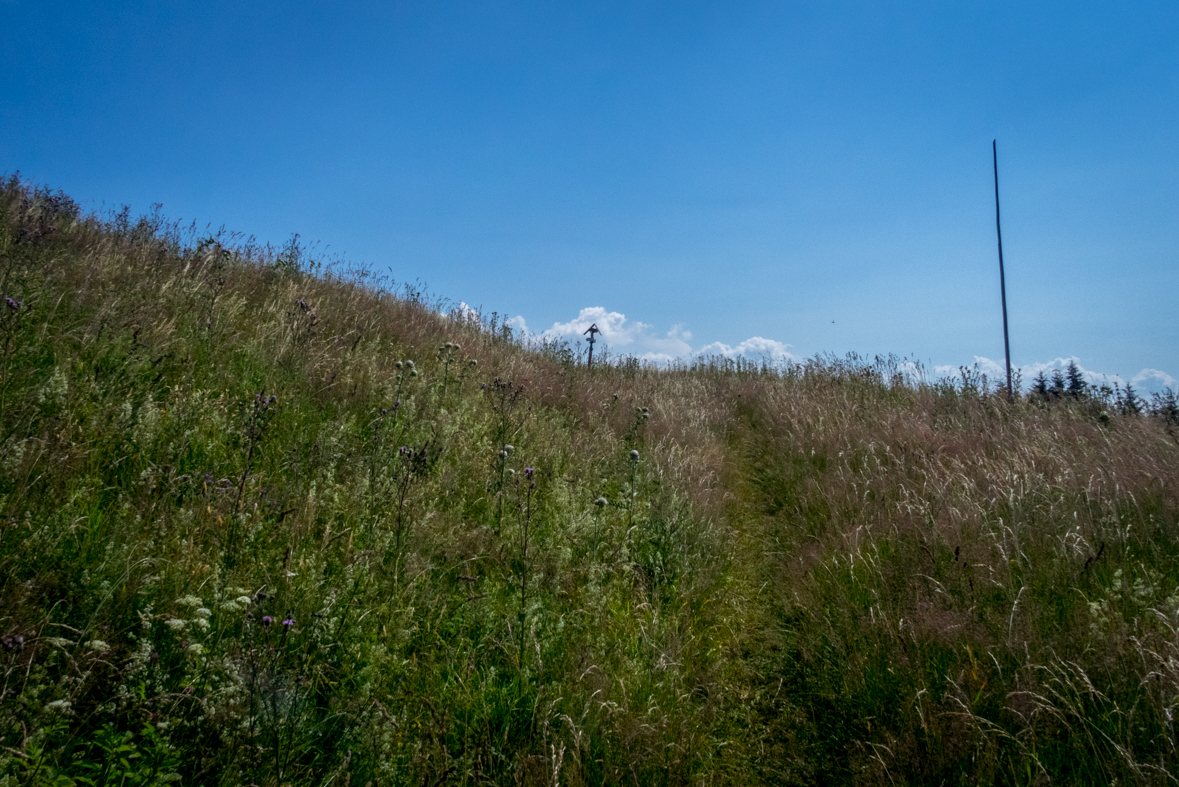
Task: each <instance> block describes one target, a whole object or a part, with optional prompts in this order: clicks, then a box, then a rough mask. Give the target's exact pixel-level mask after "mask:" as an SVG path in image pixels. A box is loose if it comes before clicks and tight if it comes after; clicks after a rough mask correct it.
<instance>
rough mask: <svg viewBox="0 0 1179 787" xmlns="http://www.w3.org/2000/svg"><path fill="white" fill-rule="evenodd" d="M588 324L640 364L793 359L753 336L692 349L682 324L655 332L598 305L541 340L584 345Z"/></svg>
mask: <svg viewBox="0 0 1179 787" xmlns="http://www.w3.org/2000/svg"><path fill="white" fill-rule="evenodd" d="M591 325H597V326H598V330H599V331H601V333H600V334H599V335H598V341H599V342H602V343H603V344H604V345H605V346H607V347H609V349H610V351H611V353H613V354H615V355H633V356H634V357H636V358H639V359H641V360H644V361H651V362H653V363H668V362H670V361H674V360H678V359H685V358H692V357H697V356H700V355H724V356H726V357H729V358H736V357H744V358H753V357H757V358H770V359H773V360H785V359H788V358H794V356H793V355H791V354H790V353H789V352H788V351H787V348H788V347H790V345H788V344H783V343H782V342H779V341H775V340H773V339H765V338H762V337H761V336H754V337H752V338H750V339H746V340H745V341H743V342H741V343H740V344H738V345H736V346H729V345H727V344H723V343H721V342H712V343H711V344H706V345H704V346H703V347H701V348H700V349H694V348H693V346H692V344H691V341H692V332H691V331H689V330H686V329H685V328H684V326H683V324H682V323H677V324H676V325H673V326H672V327H671V330H669V331H667V333H659V332H657V331H655V330H654V326H652V325H648V324H647V323H645V322H641V321H639V320H628V319H627V317H626V315H625V314H623V313H621V312H612V311H608V310H607V309H605V308H604V307H602V306H589V307H586V308H584V309H582V310H581V311H580V312H579V313H578V315H577V317H575V318H574V319H572V320H570V321H569V322H556V323H553V327H551V328H549V329H548V330H546V331H545V332H544V333H542V334H541V337H542V338H545V339H566V340H568V341H570V342H584V341H585V335H584V334H585V332H586V330H588V329H589V327H590V326H591Z"/></svg>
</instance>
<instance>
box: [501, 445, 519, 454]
mask: <svg viewBox="0 0 1179 787" xmlns="http://www.w3.org/2000/svg"><path fill="white" fill-rule="evenodd" d="M504 450H505V451H507V452H508V454H509V455H510V454H513V453H515V452H516V446H514V445H505V446H504Z"/></svg>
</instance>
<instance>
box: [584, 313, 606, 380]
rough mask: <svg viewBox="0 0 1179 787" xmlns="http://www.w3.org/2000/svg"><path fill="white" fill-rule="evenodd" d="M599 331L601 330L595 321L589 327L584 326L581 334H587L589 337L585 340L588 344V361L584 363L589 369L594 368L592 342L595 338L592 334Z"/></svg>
mask: <svg viewBox="0 0 1179 787" xmlns="http://www.w3.org/2000/svg"><path fill="white" fill-rule="evenodd" d="M601 332H602V330H601V329H600V328H598V325H597V323H594V324H593V325H591V326H590V327H588V328H586V329H585V330H584V331H583V332H582V334H581V335H582V336H585V335H586V334H589V338H588V339H586V341H587V342H589V346H590V351H589V363H588V364H587V365H586V366H587V368H590V369H592V368H594V342H596V341H597V338H596V337H595V336H594V334H598V333H601Z"/></svg>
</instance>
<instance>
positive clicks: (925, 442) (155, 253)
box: [0, 178, 1179, 785]
mask: <svg viewBox="0 0 1179 787" xmlns="http://www.w3.org/2000/svg"><path fill="white" fill-rule="evenodd" d="M0 277H2V278H0V286H2V290H3V293H2V294H3V296H4V297H6V298H8V300H7V301H6V302H5V304H0V312H2V316H0V428H2V430H3V431H2V433H0V440H2V442H0V451H2V461H0V528H2V529H0V600H2V605H3V606H2V610H3V612H2V613H0V614H2V617H0V634H2V635H3V637H2V640H0V644H2V645H3V651H2V652H0V664H2V665H3V668H4V679H3V684H2V685H0V737H2V745H3V747H4V749H3V751H2V753H0V774H2V775H0V783H5V784H42V783H45V784H69V783H74V782H76V783H126V784H152V783H164V782H168V781H172V780H174V779H176V778H182V779H183V781H184V782H185V783H191V784H288V783H290V784H329V783H333V784H365V783H367V782H372V783H374V784H400V783H420V782H425V783H428V784H437V783H443V782H446V783H455V784H486V783H496V784H513V783H527V784H555V783H558V782H560V783H562V784H566V785H576V784H612V783H619V782H628V783H639V784H689V783H691V784H696V783H735V784H749V783H773V784H790V783H797V784H810V783H829V784H843V783H857V784H876V783H880V784H883V783H915V784H916V783H929V784H943V783H972V784H973V783H981V784H1011V783H1031V782H1040V781H1044V780H1045V779H1046V778H1050V779H1051V780H1052V781H1054V782H1059V783H1066V784H1073V783H1076V784H1098V783H1109V782H1111V781H1112V780H1114V779H1117V780H1119V781H1120V782H1121V783H1123V784H1133V783H1142V784H1148V783H1149V784H1153V783H1160V784H1161V783H1165V782H1169V781H1173V778H1172V776H1171V774H1173V773H1174V768H1175V762H1176V756H1177V755H1176V750H1175V729H1174V726H1173V721H1172V719H1173V715H1174V711H1175V707H1176V704H1177V703H1179V671H1177V668H1176V665H1179V635H1177V634H1176V626H1177V625H1179V563H1177V561H1176V557H1177V556H1179V543H1177V541H1176V535H1175V534H1176V530H1175V527H1176V512H1177V511H1179V499H1177V494H1179V493H1177V481H1179V444H1177V441H1176V438H1175V434H1174V423H1173V421H1174V417H1175V413H1174V407H1173V400H1161V399H1160V400H1158V401H1157V402H1156V405H1157V406H1156V408H1155V409H1156V411H1157V412H1156V413H1155V414H1153V415H1151V414H1145V415H1144V414H1142V413H1139V412H1136V410H1137V409H1141V408H1140V407H1139V406H1138V404H1137V402H1136V400H1129V401H1127V400H1124V399H1123V400H1122V401H1121V405H1122V406H1121V411H1119V409H1118V408H1116V407H1114V404H1115V402H1113V401H1112V400H1108V397H1103V394H1102V392H1094V391H1089V390H1083V389H1082V390H1074V391H1071V392H1068V391H1062V392H1059V393H1058V394H1057V395H1048V392H1044V391H1041V393H1040V395H1038V396H1033V397H1030V398H1027V399H1023V400H1020V401H1018V402H1015V403H1012V404H1009V403H1007V402H1005V401H1003V400H1002V399H1001V398H999V397H997V396H995V395H994V394H993V393H992V392H990V391H989V390H988V387H987V385H986V383H985V381H983V380H981V379H975V378H974V377H972V376H971V375H969V374H964V377H963V381H962V382H961V383H959V384H956V385H955V384H950V383H945V382H943V383H938V384H925V383H919V382H912V381H907V380H906V378H904V377H903V376H901V375H899V374H897V367H896V364H895V363H892V362H890V361H877V362H874V363H865V362H861V361H859V360H857V359H854V358H852V359H847V360H834V359H815V360H814V361H811V362H808V363H806V364H802V365H796V366H789V367H783V368H776V369H769V368H760V367H756V366H748V365H744V364H734V363H730V362H724V361H715V362H707V363H705V362H702V363H698V364H695V365H693V366H690V367H688V366H685V367H681V368H672V369H655V368H647V367H643V366H641V365H638V364H635V363H633V362H627V361H625V360H623V361H621V362H616V363H613V364H610V365H607V366H598V367H596V368H594V369H593V370H587V369H586V368H585V367H584V365H582V364H580V363H579V362H578V358H577V356H576V354H575V353H574V352H572V351H571V350H570V349H569V348H567V347H561V346H556V345H549V346H526V344H525V343H522V342H521V341H519V340H518V339H517V338H516V337H513V336H512V334H511V332H510V330H509V329H508V328H506V327H504V326H502V325H499V324H497V323H496V321H494V320H492V321H480V320H472V319H468V318H464V317H462V316H456V315H451V314H448V313H445V312H444V311H442V310H441V309H440V308H438V304H435V303H431V302H429V301H427V300H426V299H425V298H424V296H423V295H422V294H421V293H418V292H414V291H413V290H412V289H407V290H403V291H399V292H391V291H390V290H389V288H388V287H387V286H386V285H385V283H384V282H382V281H380V280H376V279H374V278H373V277H371V276H370V275H369V274H368V273H367V272H365V271H363V270H341V269H340V268H335V269H332V270H329V271H326V272H325V271H323V270H322V269H321V268H319V267H318V266H317V264H316V263H315V262H313V261H312V260H310V259H309V258H308V257H307V255H306V254H305V253H304V252H302V251H301V250H300V249H299V248H298V246H297V245H296V244H294V243H292V244H291V245H290V246H289V247H287V248H285V249H283V250H280V251H275V250H269V249H261V248H257V247H256V246H253V245H251V244H249V243H242V242H240V240H236V241H235V239H233V238H203V239H202V238H200V237H199V236H198V235H196V234H195V233H192V232H187V233H186V232H182V231H181V230H180V229H179V228H177V227H175V226H170V225H168V224H166V223H165V222H164V221H163V220H162V219H160V218H159V217H158V216H149V217H146V218H144V219H141V220H139V221H135V222H133V221H131V220H130V218H129V217H128V216H127V215H126V213H124V214H121V215H117V216H113V217H109V218H105V219H102V218H98V217H93V216H84V215H81V214H80V213H79V211H78V210H77V208H76V206H75V205H74V204H73V203H72V202H71V201H70V200H69V199H68V198H66V197H64V196H63V195H60V194H56V195H55V194H51V193H49V192H46V191H39V190H35V189H32V188H31V187H29V186H27V185H24V184H22V183H20V182H19V181H18V180H17V179H15V178H13V179H10V180H9V181H8V182H7V183H6V184H5V185H4V188H3V192H2V193H0ZM1168 401H1170V403H1169V404H1168ZM1122 411H1124V412H1122ZM86 780H90V781H89V782H87V781H86Z"/></svg>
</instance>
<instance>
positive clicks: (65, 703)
mask: <svg viewBox="0 0 1179 787" xmlns="http://www.w3.org/2000/svg"><path fill="white" fill-rule="evenodd" d="M71 704H72V703H71V702H70V701H69V700H54V701H53V702H51V703H49V704H48V705H46V706H45V710H55V711H60V712H62V713H67V712H68V711H69V709H70V705H71Z"/></svg>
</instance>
